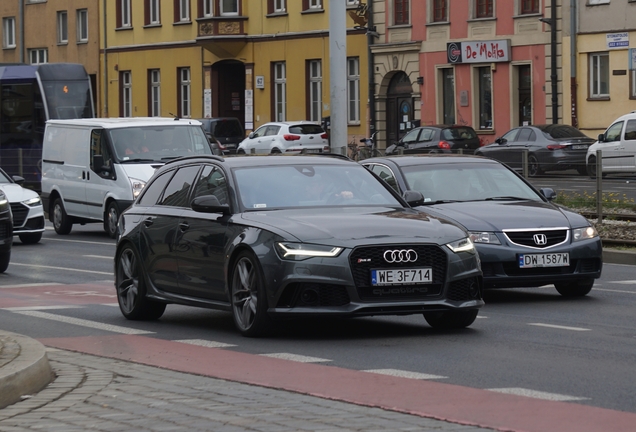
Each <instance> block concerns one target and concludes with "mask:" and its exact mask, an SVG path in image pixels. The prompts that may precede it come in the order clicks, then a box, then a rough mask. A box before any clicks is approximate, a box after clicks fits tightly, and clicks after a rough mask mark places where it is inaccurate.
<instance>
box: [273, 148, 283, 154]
mask: <svg viewBox="0 0 636 432" xmlns="http://www.w3.org/2000/svg"><path fill="white" fill-rule="evenodd" d="M271 153H272V154H281V151H280V150H279V149H277V148H276V147H274V148H273V149H272V152H271Z"/></svg>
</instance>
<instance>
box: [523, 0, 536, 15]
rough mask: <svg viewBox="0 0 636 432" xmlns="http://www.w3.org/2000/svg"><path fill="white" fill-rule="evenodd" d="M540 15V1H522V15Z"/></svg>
mask: <svg viewBox="0 0 636 432" xmlns="http://www.w3.org/2000/svg"><path fill="white" fill-rule="evenodd" d="M536 13H539V0H521V14H522V15H524V14H536Z"/></svg>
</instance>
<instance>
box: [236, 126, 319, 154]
mask: <svg viewBox="0 0 636 432" xmlns="http://www.w3.org/2000/svg"><path fill="white" fill-rule="evenodd" d="M327 138H328V137H327V133H326V132H325V130H324V129H323V128H322V126H321V125H320V124H318V123H314V122H307V121H296V122H270V123H265V124H264V125H262V126H261V127H259V128H258V129H256V130H255V131H254V132H251V133H250V134H249V135H248V137H247V138H245V139H244V140H243V141H242V142H241V143H240V144H239V146H238V149H237V151H236V152H237V153H239V154H245V153H260V154H267V153H289V154H298V153H322V152H329V141H328V140H327Z"/></svg>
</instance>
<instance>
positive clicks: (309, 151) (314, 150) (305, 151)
mask: <svg viewBox="0 0 636 432" xmlns="http://www.w3.org/2000/svg"><path fill="white" fill-rule="evenodd" d="M302 151H303V152H304V153H320V149H308V148H306V149H303V150H302Z"/></svg>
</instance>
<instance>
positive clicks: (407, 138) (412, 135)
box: [402, 129, 421, 143]
mask: <svg viewBox="0 0 636 432" xmlns="http://www.w3.org/2000/svg"><path fill="white" fill-rule="evenodd" d="M420 131H421V129H413V130H412V131H410V132H408V133H407V134H406V135H404V136H403V137H402V142H405V143H409V142H416V141H417V136H418V135H419V134H420Z"/></svg>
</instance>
